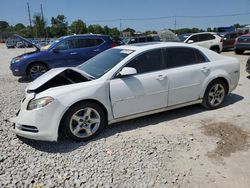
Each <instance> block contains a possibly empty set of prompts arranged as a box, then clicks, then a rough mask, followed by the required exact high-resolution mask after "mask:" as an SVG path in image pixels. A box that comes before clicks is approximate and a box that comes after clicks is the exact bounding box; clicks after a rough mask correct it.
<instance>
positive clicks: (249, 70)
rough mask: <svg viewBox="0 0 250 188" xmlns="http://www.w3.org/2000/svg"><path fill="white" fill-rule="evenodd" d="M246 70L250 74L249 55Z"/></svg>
mask: <svg viewBox="0 0 250 188" xmlns="http://www.w3.org/2000/svg"><path fill="white" fill-rule="evenodd" d="M246 71H247V72H248V73H249V74H250V56H249V58H248V60H247V63H246Z"/></svg>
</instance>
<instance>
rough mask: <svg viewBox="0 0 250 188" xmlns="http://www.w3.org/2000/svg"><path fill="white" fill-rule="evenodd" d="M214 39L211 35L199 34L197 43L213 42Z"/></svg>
mask: <svg viewBox="0 0 250 188" xmlns="http://www.w3.org/2000/svg"><path fill="white" fill-rule="evenodd" d="M213 39H215V36H213V35H211V34H200V35H199V41H200V42H201V41H206V40H213Z"/></svg>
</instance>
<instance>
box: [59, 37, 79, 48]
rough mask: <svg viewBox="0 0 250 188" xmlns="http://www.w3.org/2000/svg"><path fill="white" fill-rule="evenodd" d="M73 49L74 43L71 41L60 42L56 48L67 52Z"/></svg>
mask: <svg viewBox="0 0 250 188" xmlns="http://www.w3.org/2000/svg"><path fill="white" fill-rule="evenodd" d="M73 48H75V41H74V40H73V39H69V40H64V41H62V42H61V43H60V44H59V45H58V46H57V47H56V49H57V50H69V49H73Z"/></svg>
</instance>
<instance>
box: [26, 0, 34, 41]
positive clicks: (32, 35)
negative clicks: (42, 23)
mask: <svg viewBox="0 0 250 188" xmlns="http://www.w3.org/2000/svg"><path fill="white" fill-rule="evenodd" d="M27 7H28V14H29V21H30V29H31V34H32V36H33V28H32V22H31V17H30V5H29V3H28V2H27Z"/></svg>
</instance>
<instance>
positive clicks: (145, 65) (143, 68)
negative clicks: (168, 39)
mask: <svg viewBox="0 0 250 188" xmlns="http://www.w3.org/2000/svg"><path fill="white" fill-rule="evenodd" d="M126 67H133V68H135V69H136V70H137V73H145V72H151V71H156V70H161V69H164V68H165V67H164V64H163V59H162V53H161V49H156V50H151V51H148V52H145V53H143V54H141V55H139V56H137V57H136V58H135V59H133V60H132V61H130V62H129V63H128V64H127V65H126Z"/></svg>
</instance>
